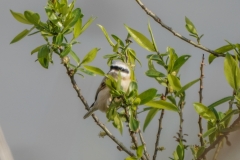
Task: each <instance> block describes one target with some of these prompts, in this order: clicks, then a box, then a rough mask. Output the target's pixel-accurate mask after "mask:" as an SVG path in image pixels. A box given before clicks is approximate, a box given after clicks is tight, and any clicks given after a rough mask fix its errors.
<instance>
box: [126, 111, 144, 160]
mask: <svg viewBox="0 0 240 160" xmlns="http://www.w3.org/2000/svg"><path fill="white" fill-rule="evenodd" d="M125 113H126V120H127V122H128V123H129V117H128V114H127V109H126V108H125ZM128 131H129V134H130V136H131V138H132V143H133V144H134V147H135V148H136V149H137V148H138V142H137V137H136V134H135V132H134V131H131V129H130V127H129V128H128ZM141 159H142V160H145V157H143V156H142V157H141Z"/></svg>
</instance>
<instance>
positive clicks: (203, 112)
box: [193, 103, 216, 121]
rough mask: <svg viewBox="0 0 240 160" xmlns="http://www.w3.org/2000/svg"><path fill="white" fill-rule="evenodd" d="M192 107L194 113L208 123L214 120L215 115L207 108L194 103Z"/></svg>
mask: <svg viewBox="0 0 240 160" xmlns="http://www.w3.org/2000/svg"><path fill="white" fill-rule="evenodd" d="M193 106H194V109H195V110H196V112H197V113H198V114H199V115H200V116H201V117H203V118H204V119H206V120H208V121H210V120H214V121H215V120H216V116H215V114H214V113H213V112H212V111H211V110H210V109H209V108H208V107H206V106H204V105H203V104H201V103H194V104H193Z"/></svg>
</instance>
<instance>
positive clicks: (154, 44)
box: [148, 22, 158, 51]
mask: <svg viewBox="0 0 240 160" xmlns="http://www.w3.org/2000/svg"><path fill="white" fill-rule="evenodd" d="M148 31H149V33H150V35H151V39H152V42H153V46H154V48H155V51H158V48H157V45H156V43H155V40H154V36H153V33H152V29H151V26H150V22H148Z"/></svg>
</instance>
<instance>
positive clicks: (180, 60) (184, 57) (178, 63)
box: [172, 55, 191, 71]
mask: <svg viewBox="0 0 240 160" xmlns="http://www.w3.org/2000/svg"><path fill="white" fill-rule="evenodd" d="M190 57H191V56H190V55H182V56H180V57H179V58H178V59H177V60H176V61H175V63H174V65H173V69H172V71H178V70H179V69H180V68H181V67H182V65H183V64H184V63H185V62H186V61H187V60H188V59H189V58H190Z"/></svg>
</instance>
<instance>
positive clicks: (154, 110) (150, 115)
mask: <svg viewBox="0 0 240 160" xmlns="http://www.w3.org/2000/svg"><path fill="white" fill-rule="evenodd" d="M158 111H159V109H158V108H151V109H150V110H149V112H148V114H147V116H146V119H145V121H144V125H143V132H144V131H145V129H146V128H147V126H148V124H149V123H150V122H151V120H152V119H153V118H154V116H155V115H156V113H157V112H158Z"/></svg>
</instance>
